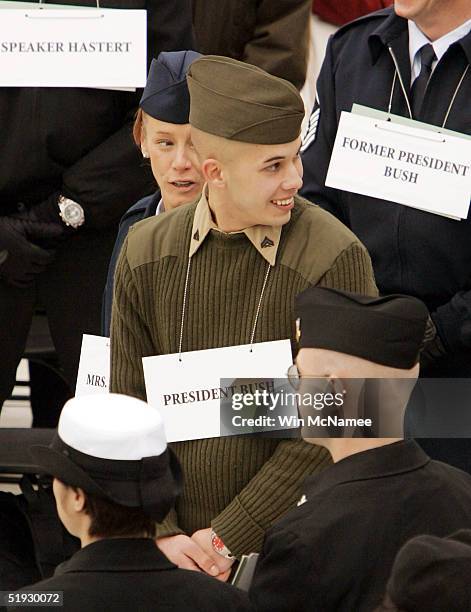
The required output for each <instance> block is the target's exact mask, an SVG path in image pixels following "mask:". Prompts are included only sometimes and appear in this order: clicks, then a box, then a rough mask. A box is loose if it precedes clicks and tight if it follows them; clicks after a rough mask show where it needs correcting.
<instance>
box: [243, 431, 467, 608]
mask: <svg viewBox="0 0 471 612" xmlns="http://www.w3.org/2000/svg"><path fill="white" fill-rule="evenodd" d="M303 494H304V495H305V498H303V499H302V501H304V503H302V505H300V506H299V507H298V508H296V509H295V510H293V511H292V512H290V513H289V514H287V515H286V516H285V517H284V518H283V519H282V520H281V521H280V522H279V523H277V524H276V525H274V526H273V527H272V528H271V529H270V530H269V531H268V533H267V536H266V538H265V542H264V546H263V550H262V554H261V556H260V559H259V561H258V565H257V569H256V572H255V576H254V581H253V583H252V589H251V591H250V596H251V598H252V599H253V602H254V603H255V604H256V608H257V610H258V611H259V612H293V611H294V610H296V612H311V611H314V610H315V611H317V610H318V611H319V612H320V611H322V612H371V610H373V609H374V608H375V607H376V606H377V605H378V604H379V603H380V601H381V600H382V597H383V595H384V592H385V589H386V582H387V579H388V577H389V573H390V570H391V567H392V564H393V561H394V557H395V555H396V553H397V552H398V551H399V548H400V547H401V546H402V544H404V543H405V542H406V541H407V540H408V539H410V538H412V537H414V536H415V535H418V534H422V533H423V534H433V535H436V536H446V535H448V534H449V533H452V532H453V531H457V530H458V529H461V528H467V529H469V528H470V526H471V476H469V475H468V474H466V473H465V472H462V471H461V470H457V469H455V468H452V467H451V466H449V465H446V464H444V463H440V462H438V461H432V460H431V459H430V458H429V457H428V456H427V455H426V454H425V453H424V452H423V451H422V450H421V449H420V448H419V447H418V446H417V444H416V443H415V442H414V441H412V440H408V441H401V442H396V443H394V444H390V445H387V446H382V447H380V448H376V449H372V450H369V451H365V452H362V453H357V454H355V455H351V456H350V457H347V458H345V459H342V460H341V461H339V462H338V463H335V464H334V465H332V466H330V467H328V468H327V469H326V470H324V472H322V473H320V474H319V475H316V476H311V477H310V478H308V479H307V481H306V483H305V485H304V488H303Z"/></svg>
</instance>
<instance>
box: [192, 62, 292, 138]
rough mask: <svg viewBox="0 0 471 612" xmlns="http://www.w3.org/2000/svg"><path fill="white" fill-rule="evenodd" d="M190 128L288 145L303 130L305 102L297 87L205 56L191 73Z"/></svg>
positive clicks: (257, 70) (249, 67) (238, 64)
mask: <svg viewBox="0 0 471 612" xmlns="http://www.w3.org/2000/svg"><path fill="white" fill-rule="evenodd" d="M187 80H188V89H189V91H190V99H191V103H190V124H191V125H192V126H193V127H195V128H198V129H200V130H202V131H203V132H207V133H209V134H214V135H215V136H221V137H222V138H227V139H229V140H239V141H241V142H250V143H254V144H284V143H286V142H292V141H293V140H296V138H297V137H298V136H299V134H300V132H301V122H302V120H303V117H304V104H303V101H302V98H301V96H300V95H299V92H298V90H297V89H296V87H294V85H292V84H291V83H289V82H288V81H285V80H284V79H280V78H279V77H275V76H273V75H271V74H268V73H267V72H265V71H264V70H262V69H261V68H257V67H256V66H252V65H250V64H245V63H244V62H239V61H237V60H234V59H231V58H229V57H221V56H218V55H206V56H204V57H201V58H199V59H197V60H195V61H194V62H193V63H192V64H191V66H190V69H189V71H188V74H187Z"/></svg>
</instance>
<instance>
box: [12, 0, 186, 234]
mask: <svg viewBox="0 0 471 612" xmlns="http://www.w3.org/2000/svg"><path fill="white" fill-rule="evenodd" d="M57 1H59V0H57ZM48 3H49V0H48ZM60 4H74V5H80V6H96V1H95V0H60ZM100 5H101V6H102V7H103V8H119V9H145V10H146V11H147V43H148V44H147V61H148V64H150V62H151V60H152V58H153V57H155V56H157V55H158V53H159V52H160V51H164V50H165V51H173V50H179V49H191V48H192V47H193V36H192V25H191V1H190V0H101V2H100ZM140 95H141V91H139V90H138V91H136V92H134V93H133V92H123V91H108V90H103V89H87V88H54V87H52V88H51V87H42V88H38V87H22V88H16V87H4V88H1V89H0V134H2V138H1V140H0V159H1V164H0V215H5V214H11V213H13V212H15V211H16V210H17V207H18V203H19V202H21V203H23V204H24V205H26V207H28V208H29V207H31V206H34V205H36V204H38V203H40V202H42V201H43V200H46V199H48V198H50V197H51V196H54V197H55V196H56V195H58V194H59V193H62V194H64V195H66V196H68V197H69V198H72V199H73V200H76V201H77V202H79V203H80V204H81V205H82V206H83V208H84V211H85V225H84V228H83V230H81V232H82V231H88V230H89V229H98V228H101V227H109V226H110V225H111V224H114V223H116V224H117V223H118V221H119V219H120V218H121V216H122V215H123V213H124V212H125V211H126V210H127V209H128V208H129V206H131V204H133V203H134V202H136V201H137V200H138V199H139V198H142V197H143V196H144V195H146V194H149V193H152V192H153V191H154V190H155V181H154V178H153V176H152V173H151V171H150V167H148V166H145V165H143V163H142V156H141V155H140V153H139V150H138V148H137V147H136V145H135V144H134V142H133V139H132V133H131V130H132V125H133V121H134V114H135V111H136V110H137V106H138V103H139V98H140Z"/></svg>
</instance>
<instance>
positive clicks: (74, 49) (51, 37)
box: [0, 5, 147, 88]
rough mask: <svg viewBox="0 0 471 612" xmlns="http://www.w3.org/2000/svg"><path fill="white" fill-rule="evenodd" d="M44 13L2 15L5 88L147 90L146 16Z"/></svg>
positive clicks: (77, 10) (76, 10) (0, 69)
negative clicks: (138, 88) (143, 88)
mask: <svg viewBox="0 0 471 612" xmlns="http://www.w3.org/2000/svg"><path fill="white" fill-rule="evenodd" d="M37 6H38V5H37ZM49 6H50V5H49ZM42 7H48V5H41V8H35V9H31V8H23V9H20V8H16V9H5V8H4V9H2V10H1V11H0V86H1V87H97V88H136V87H144V85H145V83H146V76H147V75H146V72H147V60H146V54H147V49H146V46H147V42H146V32H147V26H146V11H145V10H118V9H101V8H82V7H71V8H69V9H67V10H62V9H51V8H49V7H48V8H42Z"/></svg>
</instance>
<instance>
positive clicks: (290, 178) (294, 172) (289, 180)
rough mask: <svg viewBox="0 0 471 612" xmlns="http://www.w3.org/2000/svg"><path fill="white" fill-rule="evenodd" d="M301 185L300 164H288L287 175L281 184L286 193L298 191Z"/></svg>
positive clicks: (301, 172) (301, 171)
mask: <svg viewBox="0 0 471 612" xmlns="http://www.w3.org/2000/svg"><path fill="white" fill-rule="evenodd" d="M302 185H303V169H302V166H301V162H300V161H299V160H298V161H297V162H296V163H293V164H290V166H289V169H288V171H287V175H286V177H285V179H284V181H283V183H282V187H283V189H285V190H286V191H298V190H299V189H301V187H302Z"/></svg>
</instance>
